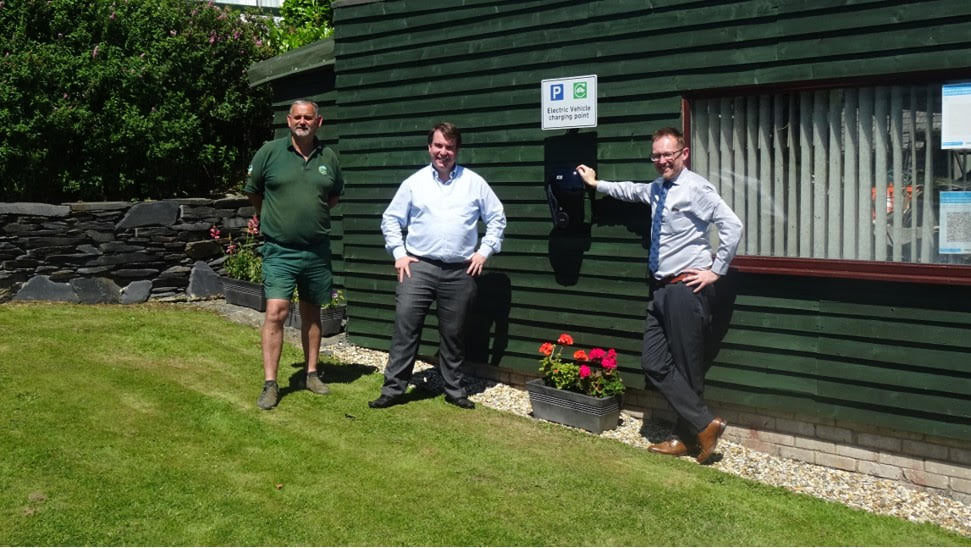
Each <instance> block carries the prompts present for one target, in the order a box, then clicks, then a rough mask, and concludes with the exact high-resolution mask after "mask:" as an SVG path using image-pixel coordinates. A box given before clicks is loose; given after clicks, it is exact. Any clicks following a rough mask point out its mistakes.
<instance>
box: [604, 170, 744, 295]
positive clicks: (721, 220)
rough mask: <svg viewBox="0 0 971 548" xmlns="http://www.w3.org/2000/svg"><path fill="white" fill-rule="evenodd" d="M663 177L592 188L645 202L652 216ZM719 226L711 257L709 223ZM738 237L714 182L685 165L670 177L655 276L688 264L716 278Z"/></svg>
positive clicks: (675, 271) (723, 271) (737, 225)
mask: <svg viewBox="0 0 971 548" xmlns="http://www.w3.org/2000/svg"><path fill="white" fill-rule="evenodd" d="M662 184H664V179H663V178H661V177H658V178H657V179H655V180H654V181H652V182H650V183H646V184H645V183H633V182H630V181H624V182H607V181H600V182H599V183H598V184H597V190H598V191H599V192H602V193H604V194H606V195H607V196H610V197H611V198H616V199H618V200H624V201H626V202H641V203H645V204H650V206H651V215H657V214H658V212H657V202H658V193H659V192H660V190H661V185H662ZM711 224H714V225H715V226H717V227H718V250H717V251H716V252H715V254H714V256H713V255H712V250H711V243H710V242H709V240H708V227H709V225H711ZM741 238H742V221H741V220H739V218H738V216H737V215H735V212H733V211H732V209H731V208H730V207H728V204H726V203H725V201H724V200H722V198H721V196H719V195H718V191H717V190H715V186H714V185H712V184H711V183H710V182H708V180H707V179H705V178H704V177H702V176H701V175H698V174H697V173H695V172H693V171H690V170H688V169H683V170H681V173H680V174H678V176H677V177H676V178H675V179H674V180H673V181H672V186H671V188H670V189H668V195H667V197H666V198H665V200H664V212H663V215H662V217H661V237H660V246H659V248H658V251H659V252H658V269H657V272H654V273H653V275H654V277H655V278H657V279H659V280H660V279H663V278H667V277H668V276H677V275H678V274H680V273H682V272H684V271H685V269H688V268H697V269H710V270H711V271H712V272H714V273H715V274H718V275H719V276H724V275H725V274H726V273H727V272H728V265H729V264H731V262H732V259H733V258H734V257H735V251H736V250H737V249H738V242H739V241H740V240H741Z"/></svg>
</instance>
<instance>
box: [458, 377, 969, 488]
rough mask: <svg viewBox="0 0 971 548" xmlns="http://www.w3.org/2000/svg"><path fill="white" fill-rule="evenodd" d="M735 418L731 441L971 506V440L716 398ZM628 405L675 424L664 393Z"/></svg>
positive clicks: (640, 396) (718, 407)
mask: <svg viewBox="0 0 971 548" xmlns="http://www.w3.org/2000/svg"><path fill="white" fill-rule="evenodd" d="M469 369H470V370H469V372H470V373H471V374H473V375H475V376H477V377H480V378H485V379H489V380H493V381H497V382H501V383H503V384H508V385H510V386H517V387H523V385H525V383H526V381H528V380H530V379H533V378H536V375H528V374H524V373H522V372H520V371H512V370H509V369H503V368H501V367H495V366H487V365H471V366H470V368H469ZM708 404H709V406H710V407H711V408H712V410H713V411H714V412H715V413H717V414H718V415H719V416H721V417H723V418H724V419H725V420H726V421H728V424H729V427H728V429H727V430H726V431H725V439H727V440H730V441H732V442H735V443H738V444H740V445H743V446H745V447H747V448H749V449H752V450H755V451H761V452H763V453H768V454H770V455H774V456H778V457H783V458H790V459H795V460H799V461H803V462H808V463H811V464H817V465H820V466H827V467H830V468H838V469H840V470H847V471H850V472H860V473H863V474H869V475H871V476H876V477H879V478H886V479H890V480H895V481H899V482H901V483H903V484H906V485H908V486H910V487H915V488H918V489H922V490H926V491H930V492H933V493H935V494H939V495H944V496H947V497H951V498H954V499H956V500H959V501H961V502H964V503H965V504H971V442H968V441H962V440H955V439H949V438H941V437H936V436H928V435H922V434H915V433H911V432H904V431H899V430H892V429H889V428H881V427H877V426H872V425H866V424H860V423H852V422H845V421H838V420H832V419H823V418H819V417H809V416H804V415H797V414H792V413H785V412H781V411H776V410H769V409H760V408H754V407H746V406H742V405H735V404H730V403H722V402H717V401H710V400H709V401H708ZM624 410H625V411H626V412H628V413H630V414H632V415H635V416H638V417H640V418H644V417H648V418H652V419H655V420H663V421H666V422H672V423H673V422H674V419H675V414H674V412H673V411H672V410H671V408H670V407H669V406H668V404H667V402H666V401H665V400H664V398H662V397H661V396H660V395H659V394H658V393H657V392H654V391H649V390H632V389H628V390H627V392H625V393H624Z"/></svg>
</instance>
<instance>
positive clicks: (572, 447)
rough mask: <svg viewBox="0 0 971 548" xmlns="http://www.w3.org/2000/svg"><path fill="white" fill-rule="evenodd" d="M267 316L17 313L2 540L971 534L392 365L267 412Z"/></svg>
mask: <svg viewBox="0 0 971 548" xmlns="http://www.w3.org/2000/svg"><path fill="white" fill-rule="evenodd" d="M259 355H260V352H259V333H258V332H257V330H255V329H253V328H251V327H246V326H241V325H236V324H232V323H230V322H228V321H226V320H224V319H222V318H220V317H218V316H216V315H215V314H213V313H210V312H207V311H202V310H195V309H189V308H187V307H179V306H172V305H168V306H165V305H145V306H133V307H121V306H72V305H63V304H57V305H41V304H35V305H11V304H8V305H2V306H0V421H2V428H0V544H3V545H7V544H15V545H24V544H26V545H52V544H53V545H172V544H176V545H212V544H220V545H271V544H272V545H293V544H299V545H401V544H405V545H523V544H528V545H956V544H960V545H971V539H968V538H964V537H961V536H959V535H957V534H954V533H951V532H948V531H946V530H943V529H940V528H937V527H934V526H931V525H917V524H912V523H908V522H905V521H902V520H899V519H896V518H891V517H885V516H875V515H871V514H867V513H865V512H861V511H857V510H851V509H849V508H846V507H843V506H841V505H837V504H832V503H827V502H823V501H820V500H817V499H813V498H811V497H807V496H801V495H795V494H792V493H789V492H786V491H784V490H782V489H777V488H772V487H767V486H764V485H760V484H757V483H753V482H750V481H746V480H743V479H740V478H736V477H734V476H730V475H726V474H723V473H720V472H718V471H716V470H713V469H710V468H707V467H703V466H698V465H696V464H694V463H692V462H690V461H686V460H673V459H669V458H664V457H660V456H654V455H651V454H648V453H647V452H645V451H643V450H638V449H635V448H632V447H629V446H626V445H623V444H620V443H616V442H613V441H610V440H605V439H601V438H598V437H594V436H588V435H583V434H580V433H577V432H574V431H571V430H568V429H564V428H559V427H556V426H553V425H550V424H546V423H540V422H536V421H532V420H529V419H525V418H522V417H517V416H514V415H511V414H506V413H501V412H498V411H494V410H490V409H486V408H482V407H481V406H480V408H478V409H476V410H475V411H471V412H468V411H462V410H458V409H456V408H455V407H452V406H449V405H447V404H445V403H444V402H443V401H442V398H441V397H437V398H416V399H415V400H414V401H412V402H410V403H409V404H407V405H403V406H397V407H393V408H390V409H386V410H371V409H369V408H368V407H367V400H368V399H370V398H373V397H374V396H375V395H376V394H377V393H378V389H379V387H380V384H381V376H380V375H378V374H374V373H373V372H372V371H371V370H370V369H369V368H366V367H363V366H360V365H354V364H347V365H341V364H329V365H327V366H326V367H325V368H324V369H325V374H326V376H327V377H328V378H329V379H330V383H331V389H332V391H333V393H332V394H331V395H329V396H315V395H312V394H310V393H308V392H306V391H296V392H290V393H287V392H288V391H287V389H286V387H287V386H288V384H289V377H290V376H291V375H299V371H298V369H297V368H296V367H294V366H293V364H295V362H298V361H299V360H300V357H299V349H297V348H295V347H292V346H289V347H288V348H287V349H286V351H285V353H284V360H283V363H284V365H283V366H282V367H281V386H282V387H283V388H284V393H285V394H284V397H283V399H282V401H281V403H280V406H279V407H278V408H277V409H275V410H273V411H270V412H265V411H261V410H259V409H257V407H256V405H255V401H256V397H257V395H258V392H259V389H260V386H261V380H262V376H261V367H260V364H259Z"/></svg>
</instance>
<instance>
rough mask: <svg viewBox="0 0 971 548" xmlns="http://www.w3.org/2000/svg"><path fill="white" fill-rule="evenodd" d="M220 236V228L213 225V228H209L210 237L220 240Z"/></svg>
mask: <svg viewBox="0 0 971 548" xmlns="http://www.w3.org/2000/svg"><path fill="white" fill-rule="evenodd" d="M219 236H220V232H219V229H218V228H216V227H215V226H213V227H212V228H210V229H209V237H210V238H212V239H213V240H218V239H219Z"/></svg>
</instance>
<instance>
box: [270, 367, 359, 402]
mask: <svg viewBox="0 0 971 548" xmlns="http://www.w3.org/2000/svg"><path fill="white" fill-rule="evenodd" d="M290 367H292V368H294V369H296V371H294V372H293V373H292V374H291V375H290V379H289V384H288V385H287V386H286V387H280V400H283V398H285V397H286V396H287V395H289V394H291V393H293V392H297V391H300V390H304V389H306V388H307V373H306V370H305V369H304V363H303V362H294V363H291V364H290ZM377 370H378V368H377V367H374V366H371V365H360V364H350V365H334V364H330V363H323V362H318V363H317V371H318V372H319V373H320V378H321V380H323V381H324V382H325V383H328V384H350V383H352V382H354V381H356V380H357V379H359V378H361V377H364V376H367V375H371V374H373V373H375V372H376V371H377Z"/></svg>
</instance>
